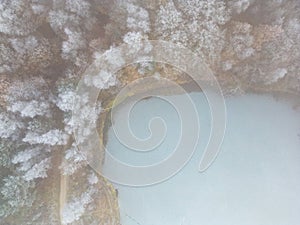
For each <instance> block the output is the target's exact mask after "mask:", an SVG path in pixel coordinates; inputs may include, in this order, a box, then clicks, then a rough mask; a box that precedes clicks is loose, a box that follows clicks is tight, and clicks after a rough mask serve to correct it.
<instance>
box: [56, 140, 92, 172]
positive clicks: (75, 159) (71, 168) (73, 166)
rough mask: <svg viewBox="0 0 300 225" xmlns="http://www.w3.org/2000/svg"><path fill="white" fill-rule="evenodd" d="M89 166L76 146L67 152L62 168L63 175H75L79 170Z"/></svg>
mask: <svg viewBox="0 0 300 225" xmlns="http://www.w3.org/2000/svg"><path fill="white" fill-rule="evenodd" d="M86 165H87V160H86V157H85V155H84V153H83V152H79V151H78V149H77V148H76V146H75V144H73V146H72V147H71V148H69V149H67V150H66V151H65V157H64V160H63V162H62V164H61V166H60V169H61V171H62V174H63V175H71V174H74V173H75V172H76V171H77V170H78V169H80V168H82V167H84V166H86Z"/></svg>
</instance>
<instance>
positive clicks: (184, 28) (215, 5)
mask: <svg viewBox="0 0 300 225" xmlns="http://www.w3.org/2000/svg"><path fill="white" fill-rule="evenodd" d="M176 2H177V4H176V5H175V4H174V2H173V1H172V0H169V1H168V2H167V3H166V4H165V5H161V6H160V8H159V9H158V12H157V17H156V22H155V34H156V35H157V37H158V38H160V39H163V40H167V41H172V42H175V43H179V44H183V45H184V46H186V47H189V48H191V49H192V50H194V51H195V52H197V53H198V54H199V55H200V56H201V57H204V58H205V59H206V60H208V61H210V62H215V61H216V60H218V58H219V56H220V54H221V51H222V50H223V48H224V46H225V42H224V39H225V30H224V29H223V28H222V26H223V25H224V24H225V23H226V22H227V21H228V20H229V18H230V14H229V9H228V8H227V7H226V4H225V2H224V1H218V0H213V1H208V0H205V1H197V0H190V1H184V0H178V1H176Z"/></svg>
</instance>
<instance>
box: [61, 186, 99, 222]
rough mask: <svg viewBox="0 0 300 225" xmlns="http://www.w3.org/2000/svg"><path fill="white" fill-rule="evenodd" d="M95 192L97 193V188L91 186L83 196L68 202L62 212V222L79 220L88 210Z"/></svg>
mask: <svg viewBox="0 0 300 225" xmlns="http://www.w3.org/2000/svg"><path fill="white" fill-rule="evenodd" d="M95 193H97V189H96V188H94V187H91V188H89V189H88V190H87V191H86V192H85V193H83V194H81V196H79V197H78V198H75V199H73V200H72V201H71V202H69V203H67V204H66V205H65V207H64V209H63V213H62V224H71V223H72V222H74V221H77V220H79V219H80V217H81V216H82V215H83V214H84V212H85V211H86V208H87V206H88V205H89V204H90V203H91V202H92V201H93V195H94V194H95Z"/></svg>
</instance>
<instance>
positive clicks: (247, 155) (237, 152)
mask: <svg viewBox="0 0 300 225" xmlns="http://www.w3.org/2000/svg"><path fill="white" fill-rule="evenodd" d="M174 97H176V98H180V97H181V96H180V95H179V96H174ZM191 97H192V99H193V100H194V102H195V104H196V107H197V110H198V111H199V119H200V126H201V134H200V143H199V145H198V146H197V150H196V152H195V154H194V156H193V158H192V159H191V161H190V162H189V163H188V164H187V166H185V167H184V168H183V169H182V170H181V171H180V172H179V173H178V174H176V175H175V176H173V177H172V178H171V179H169V180H167V181H165V182H163V183H160V184H157V185H152V186H148V187H139V188H136V187H127V186H122V185H118V184H115V188H117V189H118V193H119V204H120V211H121V222H122V225H137V224H139V225H200V224H203V225H236V224H238V225H283V224H285V225H287V224H288V225H299V222H300V213H299V212H300V137H299V133H300V110H299V109H295V108H294V107H293V106H294V105H293V103H292V102H290V101H286V100H283V99H281V100H276V99H275V98H273V97H271V96H262V95H255V94H247V95H244V96H238V97H228V98H226V106H227V130H226V134H225V138H224V142H223V145H222V150H221V152H220V154H219V156H218V157H217V159H216V161H215V162H214V163H213V164H212V166H211V167H209V169H208V170H207V171H205V172H204V173H199V172H198V166H199V161H200V159H201V156H202V154H203V149H204V146H205V144H206V143H207V139H208V134H209V130H210V113H209V110H208V106H207V102H206V100H205V98H204V96H203V94H202V93H191ZM118 115H119V117H120V119H121V118H122V108H120V109H119V111H118ZM155 116H161V117H163V118H164V121H165V123H166V126H167V127H168V132H167V135H166V138H165V139H164V141H163V143H162V144H161V145H160V146H159V147H158V148H157V149H155V150H154V151H151V152H148V153H139V152H135V151H130V150H128V149H127V148H126V147H125V146H124V145H122V144H121V143H120V142H119V141H118V139H117V138H116V137H115V135H114V132H113V129H110V130H109V132H108V143H107V148H108V149H109V151H110V153H111V154H112V155H114V156H115V157H116V158H118V159H119V160H121V161H123V162H126V163H129V164H133V165H139V166H140V165H148V164H153V163H155V162H157V161H159V160H162V159H164V158H166V157H167V156H168V155H169V154H171V153H172V149H174V145H175V144H176V142H177V139H178V137H179V135H180V131H179V130H180V129H179V128H180V124H179V123H178V115H177V113H176V111H175V110H174V108H172V107H171V106H170V105H169V104H167V103H166V102H164V101H163V100H161V99H158V98H151V99H148V100H143V101H141V102H139V103H138V104H137V105H136V106H135V107H134V108H133V110H132V114H131V118H130V125H131V128H132V131H133V132H134V133H135V134H136V135H137V136H139V137H140V138H146V137H147V136H148V135H149V131H148V130H147V126H148V122H149V120H150V119H151V118H153V117H155ZM117 118H118V117H117ZM115 122H116V123H117V122H118V120H116V121H115Z"/></svg>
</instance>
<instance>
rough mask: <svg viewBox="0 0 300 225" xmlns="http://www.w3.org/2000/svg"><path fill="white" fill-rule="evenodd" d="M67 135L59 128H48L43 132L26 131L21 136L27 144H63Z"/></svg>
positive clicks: (66, 139)
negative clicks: (24, 134) (48, 129)
mask: <svg viewBox="0 0 300 225" xmlns="http://www.w3.org/2000/svg"><path fill="white" fill-rule="evenodd" d="M68 138H69V135H67V134H66V133H64V132H63V131H61V130H57V129H55V130H50V131H48V132H47V133H45V134H41V135H39V134H36V133H32V132H30V133H27V134H26V136H25V137H24V138H23V141H24V142H27V143H29V144H32V145H33V144H45V145H52V146H54V145H65V144H67V141H68Z"/></svg>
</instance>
